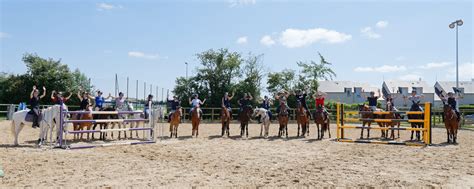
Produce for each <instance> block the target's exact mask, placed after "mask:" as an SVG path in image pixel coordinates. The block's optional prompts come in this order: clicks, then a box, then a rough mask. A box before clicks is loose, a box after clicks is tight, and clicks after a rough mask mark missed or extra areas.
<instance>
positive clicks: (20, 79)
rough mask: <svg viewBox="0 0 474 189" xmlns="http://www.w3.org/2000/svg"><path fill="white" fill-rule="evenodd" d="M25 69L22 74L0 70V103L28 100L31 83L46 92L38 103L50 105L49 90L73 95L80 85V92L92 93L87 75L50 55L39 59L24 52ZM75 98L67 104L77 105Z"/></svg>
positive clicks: (77, 100) (31, 87) (77, 101)
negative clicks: (44, 88)
mask: <svg viewBox="0 0 474 189" xmlns="http://www.w3.org/2000/svg"><path fill="white" fill-rule="evenodd" d="M22 61H23V62H24V63H25V65H26V68H27V71H26V73H24V74H8V73H5V72H2V73H0V102H1V103H8V104H10V103H14V104H17V103H20V102H28V100H29V98H30V92H31V91H32V89H33V86H37V88H38V89H40V94H42V93H43V91H42V88H43V86H45V87H46V90H47V95H46V97H45V98H43V99H41V104H52V101H51V99H50V98H49V97H50V96H51V92H52V91H53V90H55V91H60V92H63V93H65V94H64V95H65V96H68V95H69V94H70V93H73V96H76V95H75V94H76V93H77V92H78V90H79V89H80V88H82V89H83V90H84V91H88V92H92V89H93V86H92V85H91V84H90V82H89V79H88V78H87V76H86V75H85V74H83V73H81V72H80V71H79V69H75V70H74V71H71V69H69V67H68V66H67V65H66V64H63V63H61V60H60V59H59V60H54V59H52V58H48V59H45V58H41V57H39V56H38V55H37V54H31V53H26V54H25V55H23V57H22ZM78 103H79V99H77V98H71V99H70V101H69V102H68V104H78Z"/></svg>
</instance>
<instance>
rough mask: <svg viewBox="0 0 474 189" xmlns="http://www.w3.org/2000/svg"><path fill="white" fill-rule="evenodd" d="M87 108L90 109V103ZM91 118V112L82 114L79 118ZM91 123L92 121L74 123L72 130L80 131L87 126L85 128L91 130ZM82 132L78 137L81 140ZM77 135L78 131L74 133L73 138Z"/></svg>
mask: <svg viewBox="0 0 474 189" xmlns="http://www.w3.org/2000/svg"><path fill="white" fill-rule="evenodd" d="M87 110H88V111H92V106H90V105H89V106H87ZM92 119H93V117H92V113H88V114H82V115H81V119H80V120H92ZM92 125H93V124H92V122H82V123H74V124H73V128H74V131H82V130H84V128H87V130H91V128H92ZM83 134H84V133H81V137H80V139H81V140H82V136H83ZM89 134H90V133H87V140H89ZM78 137H79V133H76V134H74V139H77V138H78Z"/></svg>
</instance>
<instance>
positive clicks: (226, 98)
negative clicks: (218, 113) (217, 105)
mask: <svg viewBox="0 0 474 189" xmlns="http://www.w3.org/2000/svg"><path fill="white" fill-rule="evenodd" d="M232 98H234V92H232V96H229V93H228V92H225V93H224V97H222V105H221V106H222V107H224V108H227V111H229V115H230V118H231V119H232V108H231V104H230V100H232Z"/></svg>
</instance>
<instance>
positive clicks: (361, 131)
mask: <svg viewBox="0 0 474 189" xmlns="http://www.w3.org/2000/svg"><path fill="white" fill-rule="evenodd" d="M364 127H365V122H362V129H360V139H363V138H364Z"/></svg>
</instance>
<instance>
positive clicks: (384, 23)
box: [375, 20, 388, 28]
mask: <svg viewBox="0 0 474 189" xmlns="http://www.w3.org/2000/svg"><path fill="white" fill-rule="evenodd" d="M387 26H388V22H387V21H385V20H381V21H378V22H377V23H376V24H375V27H377V28H386V27H387Z"/></svg>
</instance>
